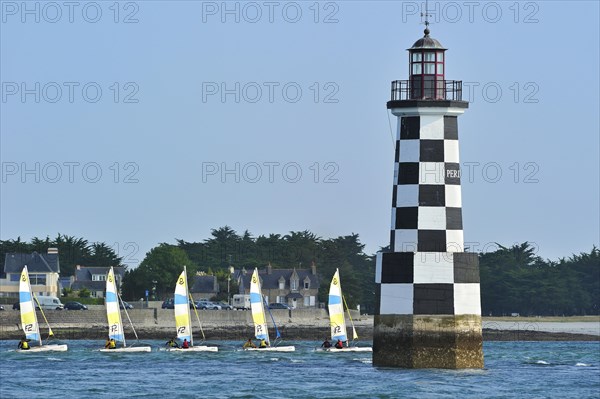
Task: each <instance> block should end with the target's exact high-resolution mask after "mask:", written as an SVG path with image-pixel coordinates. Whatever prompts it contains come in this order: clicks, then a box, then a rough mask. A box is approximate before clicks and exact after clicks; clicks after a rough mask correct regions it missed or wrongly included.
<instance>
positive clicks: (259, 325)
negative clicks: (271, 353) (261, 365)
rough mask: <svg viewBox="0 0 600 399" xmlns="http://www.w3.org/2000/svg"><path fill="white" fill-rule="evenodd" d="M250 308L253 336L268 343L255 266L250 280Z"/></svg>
mask: <svg viewBox="0 0 600 399" xmlns="http://www.w3.org/2000/svg"><path fill="white" fill-rule="evenodd" d="M250 308H251V309H252V320H253V321H254V336H255V337H256V338H257V339H264V340H265V341H266V342H267V343H269V330H268V328H267V319H266V317H265V306H264V301H263V296H262V291H261V286H260V277H258V269H257V268H254V273H252V279H251V280H250Z"/></svg>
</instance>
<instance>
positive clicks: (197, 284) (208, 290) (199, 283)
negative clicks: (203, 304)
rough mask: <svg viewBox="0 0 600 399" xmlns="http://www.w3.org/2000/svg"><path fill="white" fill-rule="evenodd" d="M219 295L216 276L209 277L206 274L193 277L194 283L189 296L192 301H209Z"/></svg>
mask: <svg viewBox="0 0 600 399" xmlns="http://www.w3.org/2000/svg"><path fill="white" fill-rule="evenodd" d="M218 293H219V284H218V283H217V276H209V275H206V274H197V275H195V276H194V283H193V284H192V288H191V289H190V294H192V298H194V300H199V299H201V298H206V299H208V300H210V299H211V298H213V297H215V296H216V295H217V294H218Z"/></svg>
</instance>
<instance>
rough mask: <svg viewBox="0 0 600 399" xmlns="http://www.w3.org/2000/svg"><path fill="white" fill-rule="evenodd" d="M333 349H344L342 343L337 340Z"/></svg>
mask: <svg viewBox="0 0 600 399" xmlns="http://www.w3.org/2000/svg"><path fill="white" fill-rule="evenodd" d="M335 347H336V348H337V349H344V343H343V342H342V341H341V340H339V339H338V340H337V342H336V343H335Z"/></svg>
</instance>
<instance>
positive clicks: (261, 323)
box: [244, 268, 296, 352]
mask: <svg viewBox="0 0 600 399" xmlns="http://www.w3.org/2000/svg"><path fill="white" fill-rule="evenodd" d="M250 308H251V309H252V321H253V322H254V336H255V337H256V338H257V339H264V340H265V341H266V342H267V347H266V348H244V350H247V351H273V352H294V351H295V350H296V347H294V346H293V345H290V346H271V342H270V341H269V330H268V328H267V318H266V315H265V303H264V299H263V296H262V291H261V287H260V278H259V277H258V269H257V268H255V269H254V273H252V279H251V280H250ZM271 320H272V321H273V325H274V326H275V333H276V339H279V338H281V334H279V330H278V329H277V325H275V320H274V319H273V316H271Z"/></svg>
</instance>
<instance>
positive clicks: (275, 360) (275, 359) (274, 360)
mask: <svg viewBox="0 0 600 399" xmlns="http://www.w3.org/2000/svg"><path fill="white" fill-rule="evenodd" d="M269 360H271V361H272V362H278V361H279V358H278V357H272V358H271V359H269Z"/></svg>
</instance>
